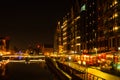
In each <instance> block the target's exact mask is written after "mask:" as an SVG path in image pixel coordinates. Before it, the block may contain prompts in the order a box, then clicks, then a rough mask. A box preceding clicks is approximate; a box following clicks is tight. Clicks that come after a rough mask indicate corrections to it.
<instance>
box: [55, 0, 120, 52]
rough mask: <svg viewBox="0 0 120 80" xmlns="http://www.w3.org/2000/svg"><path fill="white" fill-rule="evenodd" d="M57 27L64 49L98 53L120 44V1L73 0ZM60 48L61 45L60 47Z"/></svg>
mask: <svg viewBox="0 0 120 80" xmlns="http://www.w3.org/2000/svg"><path fill="white" fill-rule="evenodd" d="M59 23H60V24H58V25H57V31H56V34H57V35H56V38H57V40H56V42H57V43H59V44H57V45H56V46H59V45H61V46H63V53H89V54H91V53H95V52H96V50H97V52H106V51H117V50H118V49H119V48H120V1H119V0H111V1H110V0H106V1H104V0H73V6H72V7H71V9H70V12H68V13H67V14H66V15H65V17H63V20H60V21H59ZM58 49H59V48H58Z"/></svg>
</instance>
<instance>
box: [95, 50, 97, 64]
mask: <svg viewBox="0 0 120 80" xmlns="http://www.w3.org/2000/svg"><path fill="white" fill-rule="evenodd" d="M94 50H95V55H96V64H97V48H94Z"/></svg>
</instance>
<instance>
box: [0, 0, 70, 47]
mask: <svg viewBox="0 0 120 80" xmlns="http://www.w3.org/2000/svg"><path fill="white" fill-rule="evenodd" d="M70 8H71V0H39V2H38V1H35V0H33V1H32V0H31V1H29V2H28V1H26V2H25V1H24V0H23V1H19V0H18V2H17V0H16V2H7V1H6V2H1V3H0V36H10V39H11V42H10V47H13V46H16V47H19V48H21V47H23V48H26V47H27V46H28V45H29V44H32V43H39V42H40V43H47V44H52V43H53V37H54V32H55V28H56V25H57V21H58V20H60V19H61V18H62V17H64V16H65V15H66V13H67V12H68V11H70Z"/></svg>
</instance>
